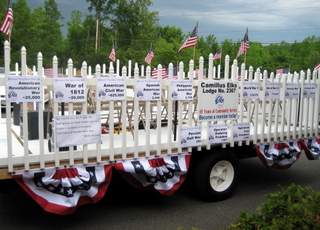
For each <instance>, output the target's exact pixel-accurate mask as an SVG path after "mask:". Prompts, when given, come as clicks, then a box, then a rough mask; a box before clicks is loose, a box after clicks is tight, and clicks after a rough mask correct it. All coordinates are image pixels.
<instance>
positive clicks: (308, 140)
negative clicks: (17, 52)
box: [0, 41, 320, 214]
mask: <svg viewBox="0 0 320 230" xmlns="http://www.w3.org/2000/svg"><path fill="white" fill-rule="evenodd" d="M4 60H5V75H4V77H3V78H0V87H1V86H2V87H6V101H5V103H6V109H5V113H4V114H2V116H1V118H0V144H1V148H0V179H10V178H15V179H17V181H18V183H19V184H20V185H22V188H23V189H24V190H25V191H26V192H27V193H28V194H29V195H31V196H32V197H33V198H34V197H35V196H36V195H39V194H40V193H42V192H44V191H46V192H53V193H54V194H55V195H65V196H66V197H69V198H70V197H72V196H73V195H75V194H76V193H77V192H79V191H80V193H79V194H80V195H79V197H81V196H82V195H83V194H84V193H83V192H82V193H81V190H86V191H91V190H89V188H85V186H84V185H86V186H91V184H90V183H91V182H92V181H91V179H92V177H91V176H92V175H93V174H94V173H92V172H91V171H90V170H91V169H90V170H89V169H88V167H89V166H90V167H105V166H108V167H109V166H110V167H109V168H108V170H106V168H105V169H104V172H105V174H104V175H102V178H107V179H109V180H110V179H111V176H110V174H111V171H112V170H119V171H123V172H125V173H131V175H132V176H133V178H134V179H135V180H140V181H141V178H142V180H144V181H143V183H141V184H142V185H143V186H149V185H153V186H154V188H155V189H157V190H158V191H162V192H163V193H164V194H167V195H169V194H172V193H173V192H174V191H176V190H177V189H178V187H179V186H178V185H181V184H182V182H183V180H184V178H183V179H182V176H185V175H186V173H187V172H188V171H189V173H188V175H189V177H190V179H191V180H192V185H193V186H192V187H193V188H194V190H195V191H196V193H197V194H198V195H199V196H200V197H201V198H203V199H206V200H221V199H225V198H227V197H229V196H230V195H231V194H232V193H233V191H234V189H235V187H236V182H237V178H238V161H239V159H242V158H247V157H256V156H258V157H260V159H261V160H262V162H263V163H264V164H265V165H266V166H267V167H270V168H280V169H284V168H289V167H290V166H291V165H292V164H293V163H294V162H295V161H296V160H297V159H299V156H300V153H301V152H305V153H306V154H307V156H308V158H309V159H312V160H314V159H318V155H319V143H320V142H319V139H318V135H319V89H320V87H319V84H320V78H319V71H316V70H314V71H313V72H311V70H307V71H306V72H304V71H301V72H299V73H298V72H294V73H288V74H274V73H270V74H269V73H268V72H267V71H263V72H261V70H260V69H259V68H258V69H256V70H254V69H253V68H252V67H249V68H248V69H246V66H245V64H241V65H240V66H239V65H238V63H237V60H234V61H233V63H232V64H230V58H229V56H228V55H227V56H225V59H224V67H223V69H222V67H221V65H218V66H215V65H214V64H213V55H212V54H210V55H209V58H208V63H207V64H206V63H205V62H204V58H203V57H200V59H199V62H198V63H195V62H194V61H193V60H191V61H190V62H189V65H188V70H187V71H185V65H184V63H183V62H180V63H179V64H178V65H177V66H174V65H173V64H172V63H171V64H169V65H168V67H167V68H166V69H164V68H163V67H162V66H161V65H158V67H157V69H155V70H152V69H151V67H150V66H147V67H144V66H143V65H142V66H139V65H138V64H137V63H135V64H134V65H133V67H132V63H131V61H129V62H128V63H127V64H126V65H123V66H122V68H120V62H119V60H117V62H116V63H112V62H111V63H109V68H108V71H107V70H106V69H107V68H106V64H103V65H99V64H98V65H96V66H95V71H94V72H95V73H94V74H92V73H91V72H92V71H91V67H90V66H88V65H87V63H86V62H85V61H84V62H83V63H82V66H81V68H80V71H77V70H76V69H75V68H74V66H73V62H72V59H69V60H68V63H67V69H66V71H65V74H64V73H58V58H57V57H56V56H55V57H53V59H52V67H51V68H50V70H51V71H50V73H51V74H47V73H46V71H44V67H43V58H42V53H38V56H37V67H36V68H34V71H33V73H32V74H31V75H30V74H27V51H26V48H25V47H22V49H21V63H20V65H21V70H20V71H19V70H18V69H17V68H18V67H17V65H18V64H16V71H15V72H13V73H14V74H12V72H10V66H11V64H12V63H11V62H10V44H9V42H7V41H6V42H5V44H4ZM114 64H115V66H114ZM196 66H197V67H196ZM78 75H79V76H78ZM44 88H45V89H46V91H47V92H48V95H49V99H48V101H47V102H44V99H43V98H44ZM12 103H15V104H16V105H19V106H15V107H16V109H18V110H19V111H18V112H15V111H13V110H14V109H12V107H11V106H12ZM17 116H18V117H17ZM17 123H18V124H17ZM146 162H147V163H146ZM146 164H147V165H146ZM75 169H76V174H77V175H76V176H74V175H73V176H70V172H71V171H72V170H75ZM141 169H144V170H141ZM70 170H71V171H70ZM83 170H84V171H83ZM88 170H89V171H88ZM96 170H97V169H96ZM80 171H81V172H84V173H83V174H81V173H80ZM58 172H59V173H58ZM87 172H89V173H88V174H86V173H87ZM39 175H40V176H39ZM61 175H62V176H61ZM107 175H108V176H110V177H108V176H107ZM175 175H176V176H177V178H178V179H177V178H176V179H175V181H174V182H172V181H173V179H174V178H175ZM86 176H87V177H88V178H89V179H90V180H89V179H88V180H86V179H85V178H86ZM21 178H22V179H21ZM35 178H37V179H35ZM66 178H67V180H66ZM70 178H77V180H78V181H76V180H72V179H70ZM79 178H80V179H79ZM97 178H98V176H97V175H95V181H99V179H97ZM69 179H70V180H69ZM169 179H171V182H170V183H171V184H170V183H169V184H168V183H167V182H168V181H169ZM28 180H29V181H28ZM23 181H24V182H23ZM30 181H32V183H33V182H34V183H36V187H37V188H36V189H38V190H37V191H35V190H33V189H30V188H28V186H27V185H28V183H29V184H30V183H31V182H30ZM89 182H90V183H89ZM157 183H162V184H161V185H159V184H157ZM80 184H81V186H80ZM88 184H89V185H88ZM58 188H59V189H60V190H61V192H59V191H60V190H59V189H58ZM66 188H67V189H66ZM31 190H32V191H31ZM169 190H170V192H168V191H169ZM37 192H38V193H37ZM99 194H100V197H99V198H101V193H99ZM87 195H88V194H87ZM95 198H96V197H95ZM95 198H94V199H93V201H94V202H95V201H97V200H98V199H99V198H96V199H95ZM42 199H43V198H42ZM57 199H58V198H57ZM35 200H36V201H37V202H38V203H39V204H40V205H41V206H42V207H43V208H44V209H45V210H47V211H50V212H53V213H57V214H59V211H57V210H56V209H52V208H51V209H50V208H47V209H46V208H45V206H46V205H44V201H43V200H41V199H35ZM46 202H48V203H50V201H46ZM72 202H75V203H73V204H72V205H71V206H70V207H72V208H74V207H76V206H77V205H78V204H77V202H76V201H75V200H73V201H72ZM80 203H81V202H80ZM82 203H85V202H82ZM59 205H61V204H59ZM65 213H71V211H65ZM60 214H61V213H60Z"/></svg>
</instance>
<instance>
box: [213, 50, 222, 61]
mask: <svg viewBox="0 0 320 230" xmlns="http://www.w3.org/2000/svg"><path fill="white" fill-rule="evenodd" d="M220 59H221V52H217V53H215V54H214V55H213V60H214V61H215V60H220Z"/></svg>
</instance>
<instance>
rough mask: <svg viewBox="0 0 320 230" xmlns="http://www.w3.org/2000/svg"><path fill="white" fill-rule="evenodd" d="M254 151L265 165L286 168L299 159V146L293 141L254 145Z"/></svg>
mask: <svg viewBox="0 0 320 230" xmlns="http://www.w3.org/2000/svg"><path fill="white" fill-rule="evenodd" d="M256 152H257V155H258V157H259V158H260V159H261V161H262V162H263V164H264V165H265V166H266V167H270V168H278V169H287V168H289V167H290V166H291V165H292V164H293V163H294V162H296V161H297V160H298V159H299V156H300V148H299V147H298V144H297V143H296V142H294V141H289V142H279V143H271V144H269V143H267V144H258V145H256Z"/></svg>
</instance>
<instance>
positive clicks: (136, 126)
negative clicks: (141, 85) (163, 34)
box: [128, 61, 139, 158]
mask: <svg viewBox="0 0 320 230" xmlns="http://www.w3.org/2000/svg"><path fill="white" fill-rule="evenodd" d="M130 70H131V61H129V76H128V77H129V78H131V76H130ZM138 77H139V68H138V64H137V63H136V64H135V67H134V79H135V80H137V79H138ZM136 93H137V89H136V88H135V95H137V94H136ZM133 106H134V108H133V109H134V112H133V113H134V118H133V126H134V134H133V138H134V147H135V148H136V149H135V151H134V157H135V158H137V157H138V151H137V147H138V146H139V120H138V119H139V101H138V99H137V97H136V96H135V97H134V105H133Z"/></svg>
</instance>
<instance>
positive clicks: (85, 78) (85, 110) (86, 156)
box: [81, 61, 92, 164]
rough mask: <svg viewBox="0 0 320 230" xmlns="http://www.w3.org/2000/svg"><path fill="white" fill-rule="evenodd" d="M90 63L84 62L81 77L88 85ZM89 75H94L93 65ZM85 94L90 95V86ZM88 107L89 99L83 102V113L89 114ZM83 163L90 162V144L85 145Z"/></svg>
mask: <svg viewBox="0 0 320 230" xmlns="http://www.w3.org/2000/svg"><path fill="white" fill-rule="evenodd" d="M87 68H88V64H87V62H86V61H83V62H82V67H81V77H83V79H84V81H85V84H86V85H87V77H88V75H87V73H88V69H87ZM89 76H92V73H91V66H89ZM85 95H88V87H86V89H85ZM87 109H88V100H85V102H83V103H82V114H87V112H88V111H87ZM83 163H84V164H88V145H83Z"/></svg>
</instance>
